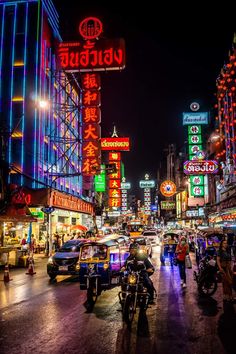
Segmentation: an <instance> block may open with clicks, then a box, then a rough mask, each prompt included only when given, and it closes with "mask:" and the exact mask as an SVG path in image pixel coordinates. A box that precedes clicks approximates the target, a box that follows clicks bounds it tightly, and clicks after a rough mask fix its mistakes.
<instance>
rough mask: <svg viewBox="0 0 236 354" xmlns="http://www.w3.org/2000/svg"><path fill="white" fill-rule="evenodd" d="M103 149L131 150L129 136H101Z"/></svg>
mask: <svg viewBox="0 0 236 354" xmlns="http://www.w3.org/2000/svg"><path fill="white" fill-rule="evenodd" d="M101 148H102V150H110V151H111V150H116V151H129V150H130V142H129V138H101Z"/></svg>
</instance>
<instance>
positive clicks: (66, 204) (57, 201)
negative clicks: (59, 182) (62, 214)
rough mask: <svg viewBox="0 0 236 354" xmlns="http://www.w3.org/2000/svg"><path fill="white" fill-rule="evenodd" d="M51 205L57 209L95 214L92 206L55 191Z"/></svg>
mask: <svg viewBox="0 0 236 354" xmlns="http://www.w3.org/2000/svg"><path fill="white" fill-rule="evenodd" d="M50 204H51V205H52V206H53V207H56V208H61V209H67V210H71V211H78V212H81V213H87V214H93V206H92V204H90V203H88V202H85V201H84V200H81V199H79V198H77V197H74V196H72V195H69V194H67V195H66V194H63V193H60V192H56V191H53V192H52V195H51V203H50Z"/></svg>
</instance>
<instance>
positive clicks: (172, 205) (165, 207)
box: [161, 201, 176, 210]
mask: <svg viewBox="0 0 236 354" xmlns="http://www.w3.org/2000/svg"><path fill="white" fill-rule="evenodd" d="M175 208H176V205H175V202H168V201H162V202H161V209H162V210H173V209H175Z"/></svg>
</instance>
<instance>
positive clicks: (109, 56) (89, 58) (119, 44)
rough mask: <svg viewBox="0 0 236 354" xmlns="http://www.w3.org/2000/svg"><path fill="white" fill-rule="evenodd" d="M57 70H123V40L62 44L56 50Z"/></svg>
mask: <svg viewBox="0 0 236 354" xmlns="http://www.w3.org/2000/svg"><path fill="white" fill-rule="evenodd" d="M56 58H57V66H58V68H60V69H62V70H65V71H70V72H78V71H81V72H83V71H107V70H122V69H124V68H125V42H124V40H123V39H100V40H99V41H95V40H94V41H80V42H62V43H59V45H58V48H57V56H56Z"/></svg>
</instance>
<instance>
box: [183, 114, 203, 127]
mask: <svg viewBox="0 0 236 354" xmlns="http://www.w3.org/2000/svg"><path fill="white" fill-rule="evenodd" d="M190 124H191V125H192V124H208V113H207V112H187V113H185V112H184V113H183V125H190Z"/></svg>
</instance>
